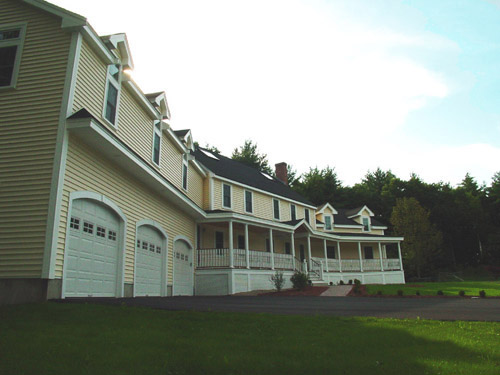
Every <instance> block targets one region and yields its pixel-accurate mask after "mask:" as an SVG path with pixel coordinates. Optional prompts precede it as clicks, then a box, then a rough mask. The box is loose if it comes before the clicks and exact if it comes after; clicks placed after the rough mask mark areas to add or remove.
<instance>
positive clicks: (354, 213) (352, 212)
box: [346, 204, 375, 217]
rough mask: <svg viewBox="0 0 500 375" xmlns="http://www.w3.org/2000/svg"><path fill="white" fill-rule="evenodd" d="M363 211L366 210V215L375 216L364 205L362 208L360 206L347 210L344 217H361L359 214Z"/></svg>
mask: <svg viewBox="0 0 500 375" xmlns="http://www.w3.org/2000/svg"><path fill="white" fill-rule="evenodd" d="M363 210H367V211H368V214H369V215H370V216H375V214H374V213H373V212H372V210H370V209H369V208H368V206H367V205H366V204H365V205H364V206H361V207H357V208H353V209H350V210H347V212H346V216H347V217H356V216H359V215H361V212H362V211H363Z"/></svg>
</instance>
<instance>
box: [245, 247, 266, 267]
mask: <svg viewBox="0 0 500 375" xmlns="http://www.w3.org/2000/svg"><path fill="white" fill-rule="evenodd" d="M249 253H250V268H271V253H268V252H265V251H255V250H250V251H249Z"/></svg>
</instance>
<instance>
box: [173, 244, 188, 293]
mask: <svg viewBox="0 0 500 375" xmlns="http://www.w3.org/2000/svg"><path fill="white" fill-rule="evenodd" d="M174 291H175V294H176V295H193V263H192V250H191V248H190V246H189V245H188V244H187V243H186V242H184V241H176V242H175V244H174Z"/></svg>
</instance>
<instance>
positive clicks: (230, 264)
mask: <svg viewBox="0 0 500 375" xmlns="http://www.w3.org/2000/svg"><path fill="white" fill-rule="evenodd" d="M229 267H230V268H234V254H233V222H232V221H231V220H230V221H229Z"/></svg>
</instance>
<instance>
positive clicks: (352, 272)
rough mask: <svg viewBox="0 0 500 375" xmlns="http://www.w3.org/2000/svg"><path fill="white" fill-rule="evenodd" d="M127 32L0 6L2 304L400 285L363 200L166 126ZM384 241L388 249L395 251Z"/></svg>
mask: <svg viewBox="0 0 500 375" xmlns="http://www.w3.org/2000/svg"><path fill="white" fill-rule="evenodd" d="M133 69H134V64H133V59H132V55H131V51H130V47H129V45H128V42H127V37H126V35H125V34H114V35H108V36H99V35H97V34H96V33H95V31H94V30H93V29H92V27H91V26H90V25H89V24H88V23H87V20H86V19H85V18H84V17H82V16H80V15H77V14H74V13H71V12H69V11H67V10H65V9H62V8H59V7H57V6H54V5H52V4H50V3H48V2H45V1H41V0H0V143H1V145H2V146H1V147H0V303H11V302H23V301H37V300H45V299H52V298H66V297H88V296H93V297H100V296H102V297H105V296H106V297H109V296H115V297H119V296H169V295H193V294H197V295H211V294H232V293H237V292H241V291H247V290H253V289H269V288H270V287H271V284H270V281H269V277H270V275H272V274H273V273H274V272H275V270H278V269H279V270H283V271H284V273H285V274H286V275H287V276H289V275H291V274H292V273H293V271H294V270H303V271H307V272H309V273H310V274H311V276H312V278H313V279H314V282H317V283H330V282H332V283H336V282H338V281H340V280H344V281H348V280H351V279H354V278H358V279H360V280H362V281H364V282H366V283H368V282H370V283H371V282H373V283H395V282H398V283H399V282H404V272H403V268H402V262H401V256H400V252H399V256H398V257H394V258H393V259H388V258H387V254H388V252H389V251H388V250H387V248H388V247H389V246H399V243H400V242H401V241H402V240H403V239H402V238H397V237H388V236H385V235H384V230H385V229H386V228H385V227H384V226H383V225H381V224H380V223H379V222H377V221H376V220H375V219H374V215H373V213H372V212H371V211H370V210H369V208H368V207H361V208H360V209H355V210H340V209H338V210H336V209H334V208H333V206H331V205H330V204H325V205H323V206H321V207H316V206H315V205H313V204H312V203H311V202H308V201H307V200H306V199H305V198H304V197H302V196H300V195H299V194H297V193H296V192H294V191H293V190H291V189H290V188H289V187H288V186H287V185H286V183H285V182H284V181H286V164H284V163H280V164H278V165H277V171H276V175H277V176H278V177H280V178H281V180H280V179H279V178H275V177H272V176H269V175H266V174H263V173H261V172H259V171H257V170H255V169H252V168H249V167H247V166H244V165H242V164H240V163H238V162H236V161H233V160H231V159H228V158H226V157H224V156H222V155H218V154H215V153H212V152H210V151H209V150H206V149H203V148H198V147H196V146H195V143H194V141H193V136H192V134H191V131H190V130H174V129H173V128H172V124H171V120H170V110H169V106H168V102H167V98H166V95H165V93H163V92H156V93H146V94H145V93H143V92H142V91H141V89H140V88H139V87H138V86H137V85H136V83H135V82H134V81H133V79H131V77H130V75H129V74H128V72H129V71H130V70H133ZM394 244H395V245H394Z"/></svg>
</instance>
